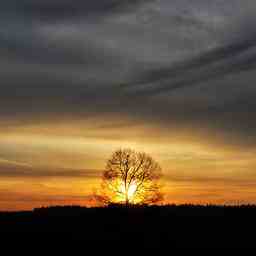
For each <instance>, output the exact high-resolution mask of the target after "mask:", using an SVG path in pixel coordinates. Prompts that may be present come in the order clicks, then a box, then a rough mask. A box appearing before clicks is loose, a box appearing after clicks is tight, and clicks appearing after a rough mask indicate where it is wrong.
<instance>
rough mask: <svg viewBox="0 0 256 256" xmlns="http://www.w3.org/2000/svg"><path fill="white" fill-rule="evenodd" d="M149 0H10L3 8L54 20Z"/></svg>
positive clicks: (20, 13)
mask: <svg viewBox="0 0 256 256" xmlns="http://www.w3.org/2000/svg"><path fill="white" fill-rule="evenodd" d="M148 1H150V0H122V1H120V0H86V1H84V0H75V1H74V0H53V1H51V0H45V1H44V0H39V1H33V0H23V1H19V0H10V1H8V2H5V3H3V4H2V10H3V12H5V13H6V12H7V13H8V14H9V15H11V14H15V15H21V16H22V17H24V18H25V19H27V18H32V19H34V20H42V21H52V20H58V19H67V18H79V17H82V18H84V17H86V16H93V15H103V14H107V13H113V12H116V11H121V10H123V9H127V8H129V7H132V6H134V5H137V4H140V3H143V2H148ZM151 1H152V0H151Z"/></svg>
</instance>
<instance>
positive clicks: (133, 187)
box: [120, 182, 137, 201]
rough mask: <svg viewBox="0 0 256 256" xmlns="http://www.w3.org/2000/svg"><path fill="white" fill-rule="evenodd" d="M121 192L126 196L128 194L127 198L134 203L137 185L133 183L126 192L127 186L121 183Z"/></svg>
mask: <svg viewBox="0 0 256 256" xmlns="http://www.w3.org/2000/svg"><path fill="white" fill-rule="evenodd" d="M120 191H121V192H122V194H123V195H124V196H125V195H126V193H127V196H128V199H129V201H133V199H134V196H135V193H136V191H137V184H136V183H135V182H132V183H131V184H130V185H129V187H128V189H127V191H126V188H125V184H124V182H121V184H120Z"/></svg>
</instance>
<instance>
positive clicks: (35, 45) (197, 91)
mask: <svg viewBox="0 0 256 256" xmlns="http://www.w3.org/2000/svg"><path fill="white" fill-rule="evenodd" d="M255 11H256V2H255V1H254V0H229V1H225V0H129V1H128V0H86V1H85V0H8V1H2V2H1V4H0V56H1V58H0V66H1V68H0V81H1V83H0V91H1V93H0V209H1V210H25V209H32V208H34V207H40V206H47V205H63V204H81V205H87V206H89V205H91V204H92V200H91V195H92V193H93V191H95V190H97V187H98V186H99V183H100V176H101V173H102V171H103V170H104V168H105V163H106V160H107V159H108V158H109V157H110V155H111V154H112V152H113V151H114V150H116V149H119V148H125V147H130V148H133V149H135V150H138V151H144V152H146V153H149V154H150V155H151V156H152V157H153V158H154V159H155V160H156V161H158V162H159V164H160V165H161V167H162V169H163V178H162V182H163V189H164V192H165V203H178V204H180V203H200V204H207V203H212V204H245V203H246V204H247V203H251V204H253V203H256V189H255V188H256V186H255V185H256V158H255V153H256V119H255V112H256V103H255V97H256V86H255V82H256V71H255V68H256V47H255V46H256V29H255V22H256V20H255V19H256V18H255Z"/></svg>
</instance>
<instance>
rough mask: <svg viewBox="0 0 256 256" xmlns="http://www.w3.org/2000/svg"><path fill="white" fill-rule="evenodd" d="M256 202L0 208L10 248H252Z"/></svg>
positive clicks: (3, 235)
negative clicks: (10, 210)
mask: <svg viewBox="0 0 256 256" xmlns="http://www.w3.org/2000/svg"><path fill="white" fill-rule="evenodd" d="M255 219H256V207H255V206H240V207H217V206H207V207H203V206H189V205H188V206H161V207H160V206H158V207H157V206H155V207H134V208H131V207H130V208H125V207H108V208H81V207H51V208H41V209H35V210H34V211H32V212H17V213H0V234H1V244H2V245H4V246H7V247H9V249H13V248H15V249H17V248H18V249H31V248H32V247H33V248H35V250H37V251H41V250H57V251H61V250H72V251H73V250H76V249H82V250H83V251H84V253H82V254H86V252H88V250H89V249H93V250H95V251H98V250H101V251H102V250H103V251H112V250H113V251H115V250H124V252H127V251H131V252H132V251H135V250H141V249H142V250H155V249H156V250H158V249H159V248H160V249H163V248H165V249H167V250H169V251H173V250H181V249H191V248H205V249H210V248H254V247H255V248H256V242H255V230H256V224H255Z"/></svg>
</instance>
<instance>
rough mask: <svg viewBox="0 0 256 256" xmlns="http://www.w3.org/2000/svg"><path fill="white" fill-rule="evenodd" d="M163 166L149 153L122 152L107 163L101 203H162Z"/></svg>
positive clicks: (115, 153) (99, 195)
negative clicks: (160, 180) (161, 180)
mask: <svg viewBox="0 0 256 256" xmlns="http://www.w3.org/2000/svg"><path fill="white" fill-rule="evenodd" d="M160 177H161V168H160V166H159V164H158V163H157V162H156V161H154V160H153V159H152V157H151V156H149V155H147V154H146V153H142V152H136V151H133V150H131V149H120V150H117V151H115V152H114V153H113V155H112V157H111V158H110V159H109V160H108V161H107V164H106V169H105V170H104V172H103V176H102V183H101V188H100V192H99V194H97V195H96V198H97V200H98V201H101V202H103V203H105V204H111V203H117V204H126V205H129V204H153V203H157V202H159V201H161V200H162V197H163V196H162V193H161V190H160V182H159V179H160Z"/></svg>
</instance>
